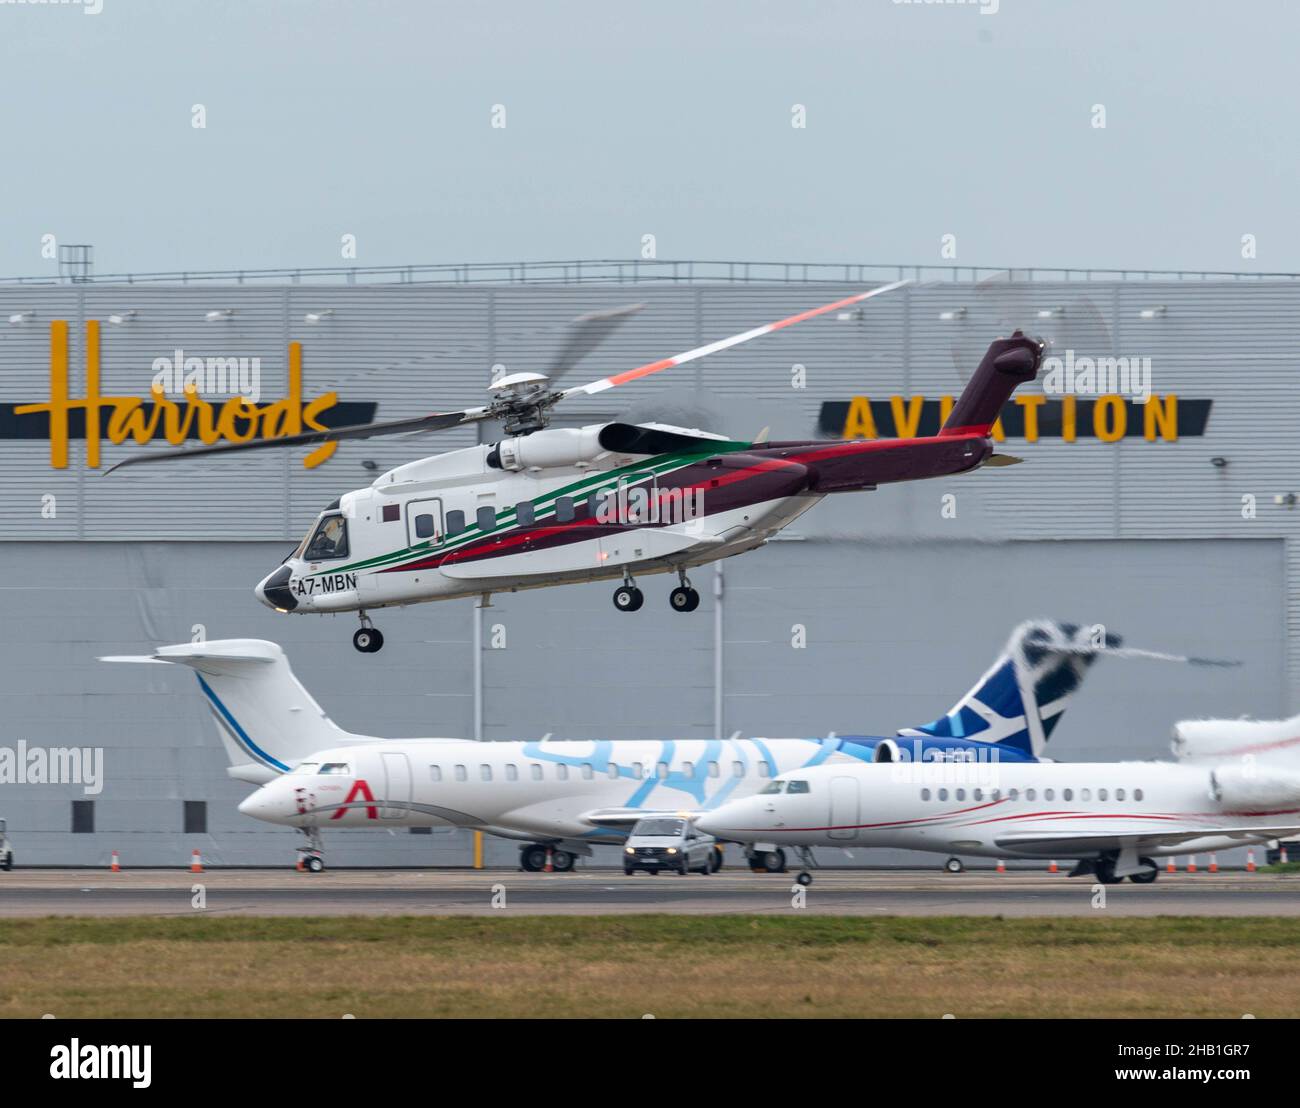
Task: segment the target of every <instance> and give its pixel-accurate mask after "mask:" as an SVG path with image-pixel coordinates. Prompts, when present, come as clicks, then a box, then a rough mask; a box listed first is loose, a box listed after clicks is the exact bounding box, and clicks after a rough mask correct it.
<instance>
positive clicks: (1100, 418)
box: [1092, 396, 1128, 442]
mask: <svg viewBox="0 0 1300 1108" xmlns="http://www.w3.org/2000/svg"><path fill="white" fill-rule="evenodd" d="M1127 428H1128V408H1127V407H1126V406H1125V405H1124V398H1123V397H1122V396H1099V397H1097V402H1096V403H1095V404H1094V405H1093V406H1092V433H1093V434H1094V435H1096V436H1097V438H1098V439H1099V440H1100V441H1101V442H1117V441H1118V440H1120V439H1122V438H1123V437H1124V432H1125V430H1127Z"/></svg>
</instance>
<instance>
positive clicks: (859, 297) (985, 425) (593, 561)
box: [113, 281, 1045, 653]
mask: <svg viewBox="0 0 1300 1108" xmlns="http://www.w3.org/2000/svg"><path fill="white" fill-rule="evenodd" d="M907 283H908V282H907V281H896V282H892V283H890V284H885V285H880V286H878V287H876V288H872V289H869V290H867V291H865V292H859V293H856V294H854V295H852V296H848V297H845V298H842V299H839V300H836V301H834V302H832V303H830V304H823V305H821V306H820V307H816V308H812V309H809V310H806V311H802V312H799V313H797V314H795V315H792V316H789V317H787V318H785V319H781V320H777V321H776V322H774V323H768V324H764V325H762V326H759V327H755V328H752V329H751V330H748V331H743V332H740V333H739V334H735V335H732V336H730V337H728V338H724V339H721V340H718V341H716V342H711V343H707V344H705V345H703V346H699V347H696V348H694V349H692V350H687V351H685V352H683V353H681V354H676V355H673V356H671V357H667V358H662V359H659V360H657V361H653V362H648V363H646V364H645V365H641V366H637V367H636V368H633V369H628V370H625V371H623V372H621V373H615V374H613V375H611V376H607V377H603V378H600V379H599V380H596V381H592V382H590V383H588V384H585V385H579V386H576V387H571V388H559V387H557V386H556V385H555V384H554V383H553V381H552V377H551V375H550V374H546V373H535V372H519V373H512V374H509V375H506V376H502V377H500V378H499V379H497V380H496V381H494V382H493V383H492V384H491V385H490V386H489V393H490V398H489V401H488V403H487V404H485V405H483V406H481V407H476V408H468V409H465V410H462V411H452V412H435V413H432V414H429V415H424V416H417V417H414V418H411V419H400V420H388V421H383V422H373V423H366V424H357V425H353V426H348V427H339V428H332V429H328V430H324V431H311V432H306V433H302V434H294V435H287V436H283V437H280V438H272V439H258V440H252V441H248V442H239V443H217V444H212V445H208V446H201V447H194V448H182V449H178V450H168V451H159V452H153V453H149V454H142V455H134V456H131V457H128V458H125V459H123V460H122V461H120V462H118V463H117V465H116V466H114V467H113V468H114V469H117V468H121V467H123V466H127V465H134V464H139V463H142V462H155V461H161V460H166V459H176V458H190V457H195V456H201V455H213V454H226V453H230V452H233V451H240V450H259V449H268V448H274V447H293V446H304V445H315V444H320V443H324V442H328V441H331V440H348V439H363V438H369V437H371V436H375V435H391V434H407V433H412V432H416V433H418V432H428V431H437V430H443V429H447V428H452V427H460V426H464V425H465V424H469V423H475V422H480V421H484V420H497V421H501V422H502V423H503V427H504V434H503V437H502V438H501V439H500V440H499V441H497V442H493V443H482V444H479V445H477V446H470V447H466V448H463V449H458V450H452V451H448V452H446V453H443V454H438V455H434V456H431V457H426V458H421V459H419V460H417V461H412V462H408V463H406V464H405V465H400V466H397V467H396V468H394V469H391V470H389V471H388V472H386V473H384V474H382V475H381V476H379V477H378V478H376V480H375V481H374V482H373V483H372V484H371V485H370V486H369V487H368V488H362V489H357V490H355V491H353V492H349V493H346V494H345V495H343V496H342V497H340V498H339V499H337V500H335V501H334V502H333V503H331V504H330V505H329V506H328V507H326V508H325V510H324V511H322V512H321V513H320V515H319V516H318V517H317V519H316V521H315V523H314V524H313V526H312V528H311V530H310V531H309V532H308V534H307V535H306V537H305V538H303V540H302V541H301V542H300V543H299V544H298V546H297V547H296V548H295V549H294V550H293V552H292V553H291V554H289V555H288V557H286V558H285V560H284V561H283V563H281V565H279V566H278V567H276V568H275V569H274V570H272V571H271V572H270V573H268V574H267V575H266V576H265V577H264V578H263V579H262V580H261V581H260V582H259V583H258V584H257V585H256V587H255V589H254V593H255V595H256V597H257V599H258V600H260V601H261V602H262V603H263V604H265V605H267V606H268V607H271V608H274V609H275V610H276V611H278V612H283V613H294V614H298V615H301V614H308V613H314V614H320V613H330V614H334V613H339V612H352V611H355V612H357V613H358V616H359V619H360V624H361V625H360V627H359V628H358V629H357V631H356V632H355V634H354V635H353V638H352V642H353V645H354V646H355V647H356V649H357V650H359V651H361V652H362V653H374V652H376V651H378V650H379V649H381V647H382V646H383V642H384V637H383V634H382V633H381V632H380V631H379V629H378V628H376V627H375V626H374V624H373V622H372V621H371V619H370V616H369V612H371V611H373V610H375V609H377V608H386V607H392V606H404V605H408V604H418V603H423V602H426V601H433V600H447V599H452V598H456V597H475V596H476V597H480V598H481V603H482V604H483V605H484V606H486V605H488V604H490V602H491V597H492V594H493V593H499V592H516V591H519V590H521V589H530V588H546V587H550V586H554V585H563V584H572V583H578V582H586V581H603V580H617V581H619V582H620V583H619V585H618V587H617V588H616V589H615V590H614V595H613V600H614V606H615V607H616V608H617V609H618V610H619V611H622V612H635V611H637V610H638V609H639V608H640V607H641V606H642V604H643V603H644V594H643V593H642V591H641V589H640V587H639V586H638V584H637V579H638V578H640V577H644V576H648V575H651V574H662V573H670V574H675V575H676V576H677V579H678V584H677V586H676V587H675V588H673V589H672V591H671V592H670V594H669V603H670V606H671V607H672V609H673V610H674V611H679V612H690V611H694V610H695V609H696V608H697V607H699V603H700V595H699V593H698V591H697V590H696V589H695V588H694V587H693V586H692V585H691V582H690V578H689V576H688V574H689V571H690V570H692V569H694V568H697V567H699V566H703V565H707V564H709V563H711V562H716V561H718V560H720V559H722V558H729V557H732V556H733V555H736V554H741V553H744V552H746V551H748V550H752V549H754V548H755V547H758V546H761V545H763V544H764V543H766V542H767V541H768V540H769V539H770V538H771V537H772V536H773V535H775V534H776V533H777V532H779V531H781V530H782V529H783V528H785V527H788V526H789V525H790V524H791V523H792V522H793V521H794V520H795V519H797V518H798V517H799V516H801V515H802V514H803V513H804V512H806V511H808V510H809V509H810V508H812V507H813V506H814V505H815V504H817V503H818V502H819V501H820V500H822V499H823V498H824V497H826V496H828V495H830V494H832V493H840V492H857V491H863V490H870V489H874V488H876V487H877V486H879V485H882V484H888V483H893V482H898V481H915V480H920V479H923V478H928V477H943V476H949V475H952V474H957V473H963V472H966V471H968V470H971V469H975V468H977V467H979V466H982V465H1008V464H1012V463H1014V462H1016V461H1018V460H1019V459H1016V458H1011V457H1009V456H1007V455H998V454H995V453H994V449H993V444H992V441H991V439H990V437H989V436H990V432H991V430H992V427H993V423H994V421H995V420H996V419H997V418H998V414H999V412H1000V411H1001V409H1002V406H1003V404H1004V403H1005V402H1006V401H1007V400H1008V399H1009V398H1010V396H1011V394H1012V393H1013V392H1014V390H1015V389H1016V387H1017V386H1019V385H1021V384H1023V383H1025V382H1027V381H1031V380H1033V379H1034V377H1035V376H1036V375H1037V372H1038V367H1039V364H1040V362H1041V360H1042V356H1043V352H1044V348H1045V344H1044V343H1043V342H1042V340H1040V339H1036V338H1031V337H1028V336H1026V335H1024V334H1023V333H1022V332H1020V331H1016V332H1015V333H1014V334H1013V335H1012V336H1011V337H1010V338H999V339H997V340H995V341H994V342H993V343H992V344H991V345H990V346H989V348H988V350H987V352H986V353H985V355H984V357H983V359H982V360H981V362H980V365H979V367H978V369H977V370H976V371H975V373H974V375H973V376H972V377H971V378H970V380H969V381H968V383H967V384H966V387H965V388H964V389H963V391H962V393H961V395H960V396H959V398H958V399H957V401H956V402H955V404H953V406H952V409H951V411H950V412H949V413H948V415H947V418H946V419H945V420H944V422H943V425H942V427H941V428H940V430H939V432H938V433H937V434H935V435H931V436H926V437H920V438H902V439H883V440H881V439H873V440H850V441H828V440H798V441H782V442H769V441H765V440H766V432H764V433H762V434H760V435H759V436H758V437H757V438H756V439H755V440H754V441H749V442H746V441H739V440H734V439H730V438H727V437H726V436H723V435H718V434H714V433H712V432H707V431H701V430H696V429H689V428H683V427H676V426H672V425H669V424H664V423H656V422H645V423H629V422H617V421H616V422H609V423H600V424H592V425H590V426H586V427H548V423H549V421H550V416H551V412H552V410H553V409H554V408H555V407H556V406H557V405H559V404H561V403H562V402H563V401H565V400H566V399H568V398H570V397H576V396H591V395H595V394H597V393H601V392H605V391H606V390H609V389H613V388H617V387H618V386H620V385H624V384H626V383H628V382H630V381H636V380H640V379H641V378H644V377H648V376H650V375H652V374H655V373H659V372H661V371H662V370H666V369H670V368H673V367H676V366H680V365H684V364H686V363H688V362H692V361H695V360H696V359H698V358H703V357H706V356H708V355H710V354H714V353H717V352H718V351H721V350H726V349H729V348H731V347H734V346H738V345H740V344H741V343H745V342H748V341H750V340H752V339H756V338H759V337H760V336H762V335H767V334H771V333H773V332H775V331H779V330H782V329H784V328H786V327H790V326H793V325H794V324H796V323H801V322H803V321H805V320H809V319H813V318H815V317H818V316H822V315H826V314H828V313H830V312H837V311H842V310H843V309H845V308H849V307H851V306H852V305H855V304H859V303H861V302H863V301H865V300H868V299H870V298H872V297H875V296H879V295H882V294H884V293H887V292H890V291H892V290H894V289H897V288H899V287H901V286H902V285H905V284H907ZM640 307H641V305H629V306H626V307H621V308H614V309H609V310H606V311H602V312H593V313H590V314H589V315H586V316H582V317H580V318H579V319H577V320H575V321H574V322H573V324H572V325H571V327H570V331H569V333H568V335H567V336H566V339H565V341H564V343H563V344H562V347H561V349H560V350H559V351H558V352H557V355H556V357H555V358H554V359H553V360H552V368H553V369H560V370H563V369H564V368H567V367H569V366H571V365H572V364H573V363H574V362H576V361H577V360H578V359H579V358H581V357H583V356H584V355H585V354H587V353H590V351H591V350H592V349H594V348H595V346H596V345H598V344H599V343H601V342H603V341H604V339H605V338H607V337H608V335H609V334H610V333H612V331H613V330H614V329H615V328H617V327H618V326H620V325H621V323H622V322H624V321H625V320H626V319H627V317H628V316H630V315H631V314H633V313H635V312H636V311H637V310H639V308H640Z"/></svg>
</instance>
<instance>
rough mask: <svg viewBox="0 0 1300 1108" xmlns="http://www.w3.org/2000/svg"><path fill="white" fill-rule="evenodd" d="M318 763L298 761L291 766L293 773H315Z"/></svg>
mask: <svg viewBox="0 0 1300 1108" xmlns="http://www.w3.org/2000/svg"><path fill="white" fill-rule="evenodd" d="M319 765H320V763H319V762H299V763H298V764H297V765H296V766H294V767H293V772H294V773H315V772H316V768H317V767H318V766H319Z"/></svg>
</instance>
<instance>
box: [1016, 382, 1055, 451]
mask: <svg viewBox="0 0 1300 1108" xmlns="http://www.w3.org/2000/svg"><path fill="white" fill-rule="evenodd" d="M1016 403H1017V404H1019V405H1020V407H1021V408H1023V409H1024V413H1025V442H1037V441H1038V409H1039V408H1041V407H1042V406H1043V405H1044V404H1046V403H1047V397H1045V396H1034V395H1030V394H1027V395H1025V396H1017V397H1016Z"/></svg>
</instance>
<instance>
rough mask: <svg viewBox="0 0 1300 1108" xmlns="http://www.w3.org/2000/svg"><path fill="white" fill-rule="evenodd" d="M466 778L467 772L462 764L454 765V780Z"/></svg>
mask: <svg viewBox="0 0 1300 1108" xmlns="http://www.w3.org/2000/svg"><path fill="white" fill-rule="evenodd" d="M468 778H469V774H468V773H467V772H466V770H465V767H464V766H457V767H456V780H457V781H465V780H467V779H468Z"/></svg>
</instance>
